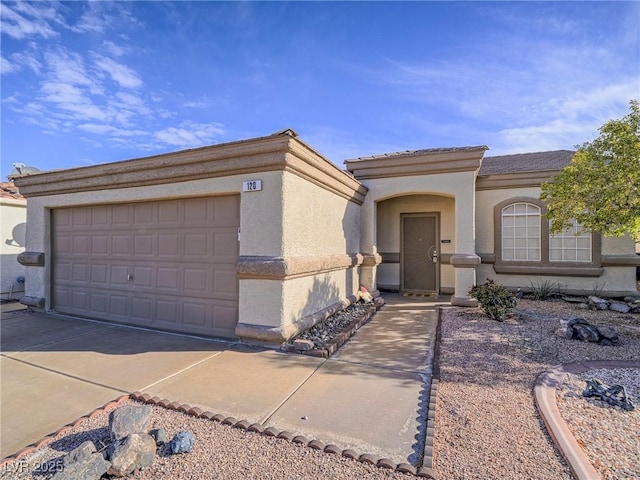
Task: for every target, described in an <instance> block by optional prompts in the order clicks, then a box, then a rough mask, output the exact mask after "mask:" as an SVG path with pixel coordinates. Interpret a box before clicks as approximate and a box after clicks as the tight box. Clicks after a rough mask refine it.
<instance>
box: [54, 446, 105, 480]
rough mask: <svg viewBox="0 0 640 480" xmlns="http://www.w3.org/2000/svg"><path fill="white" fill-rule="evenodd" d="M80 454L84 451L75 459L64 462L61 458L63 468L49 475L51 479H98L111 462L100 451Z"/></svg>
mask: <svg viewBox="0 0 640 480" xmlns="http://www.w3.org/2000/svg"><path fill="white" fill-rule="evenodd" d="M85 443H86V442H85ZM89 443H91V442H89ZM83 445H84V444H83ZM94 449H95V447H94ZM74 451H75V450H74ZM83 452H86V450H83ZM82 455H84V453H82V454H81V456H80V457H78V458H77V459H76V461H66V462H65V460H64V459H63V462H64V463H63V465H64V468H63V469H62V470H61V471H59V472H57V473H56V474H55V475H54V476H53V477H51V480H98V479H99V478H100V477H102V476H103V475H104V474H105V473H107V471H108V470H109V467H110V466H111V463H109V462H108V461H106V460H105V459H104V457H103V456H102V454H101V453H91V454H89V455H88V456H82ZM65 458H66V457H65Z"/></svg>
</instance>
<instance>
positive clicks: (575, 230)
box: [549, 220, 591, 262]
mask: <svg viewBox="0 0 640 480" xmlns="http://www.w3.org/2000/svg"><path fill="white" fill-rule="evenodd" d="M549 261H551V262H591V234H590V233H584V232H582V225H580V224H579V223H578V222H577V221H575V220H574V222H573V225H572V226H571V227H569V228H567V229H565V230H563V231H562V232H561V233H559V234H556V235H550V236H549Z"/></svg>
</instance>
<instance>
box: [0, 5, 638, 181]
mask: <svg viewBox="0 0 640 480" xmlns="http://www.w3.org/2000/svg"><path fill="white" fill-rule="evenodd" d="M0 18H1V22H2V23H1V32H2V33H1V41H2V44H1V51H2V64H1V73H2V85H1V86H2V89H1V101H2V131H1V134H2V138H1V140H2V147H1V155H2V177H3V178H4V177H5V176H6V175H7V174H8V173H9V172H10V171H11V169H12V166H11V165H12V163H16V162H22V163H26V164H27V165H31V166H34V167H37V168H39V169H41V170H49V169H59V168H70V167H77V166H84V165H91V164H97V163H103V162H109V161H116V160H124V159H129V158H136V157H141V156H147V155H152V154H156V153H163V152H171V151H177V150H182V149H185V148H191V147H197V146H202V145H211V144H216V143H223V142H227V141H234V140H239V139H245V138H251V137H256V136H263V135H268V134H271V133H274V132H276V131H279V130H282V129H284V128H293V129H295V130H296V131H297V132H298V133H299V134H300V137H301V139H302V140H304V141H305V142H307V143H309V144H310V145H311V146H312V147H314V148H315V149H316V150H317V151H319V152H320V153H322V154H323V155H325V156H326V157H327V158H329V159H330V160H332V161H333V162H334V163H336V164H337V165H339V166H342V161H343V160H344V159H346V158H354V157H358V156H365V155H374V154H381V153H387V152H394V151H399V150H413V149H421V148H436V147H453V146H466V145H488V146H489V148H490V150H489V152H488V153H487V155H500V154H506V153H518V152H533V151H542V150H553V149H566V148H572V147H573V146H574V145H576V144H581V143H583V142H585V141H588V140H591V139H593V138H594V137H595V136H597V134H598V131H597V129H598V127H599V126H600V125H602V124H603V123H604V122H605V121H607V120H608V119H611V118H616V117H621V116H623V115H624V114H625V113H626V112H628V103H629V100H631V99H632V98H638V97H640V21H639V20H640V3H638V2H619V3H618V2H584V3H583V2H407V3H404V2H355V3H347V2H296V3H286V2H259V3H251V2H242V3H240V2H230V3H222V2H116V3H112V2H54V3H49V2H33V3H31V2H17V3H16V2H5V1H2V5H1V17H0Z"/></svg>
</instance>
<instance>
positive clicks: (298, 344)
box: [293, 338, 315, 352]
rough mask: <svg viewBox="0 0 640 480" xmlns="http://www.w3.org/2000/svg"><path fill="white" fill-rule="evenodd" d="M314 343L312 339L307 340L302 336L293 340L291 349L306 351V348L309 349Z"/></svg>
mask: <svg viewBox="0 0 640 480" xmlns="http://www.w3.org/2000/svg"><path fill="white" fill-rule="evenodd" d="M314 346H315V344H314V343H313V340H307V339H304V338H298V339H296V340H294V341H293V349H294V350H295V351H296V352H306V351H307V350H311V349H312V348H313V347H314Z"/></svg>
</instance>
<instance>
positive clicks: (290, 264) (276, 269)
mask: <svg viewBox="0 0 640 480" xmlns="http://www.w3.org/2000/svg"><path fill="white" fill-rule="evenodd" d="M362 262H363V256H362V255H361V254H359V253H351V254H345V255H323V256H304V257H271V256H250V255H243V256H240V257H239V258H238V260H237V262H236V272H237V274H238V278H241V279H247V278H257V279H268V280H285V279H289V278H296V277H302V276H307V275H317V274H319V273H325V272H331V271H334V270H344V269H347V268H353V267H357V266H358V265H361V264H362Z"/></svg>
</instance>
